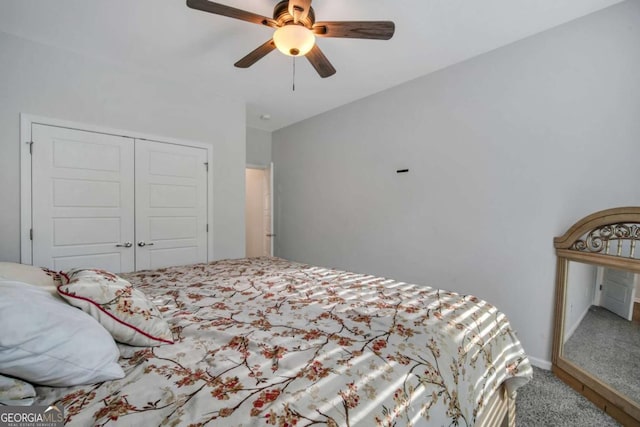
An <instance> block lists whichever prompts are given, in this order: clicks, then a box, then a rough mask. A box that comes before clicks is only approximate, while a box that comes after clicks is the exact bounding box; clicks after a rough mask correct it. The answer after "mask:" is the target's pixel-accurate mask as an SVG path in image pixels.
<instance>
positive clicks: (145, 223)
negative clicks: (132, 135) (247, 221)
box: [135, 140, 208, 270]
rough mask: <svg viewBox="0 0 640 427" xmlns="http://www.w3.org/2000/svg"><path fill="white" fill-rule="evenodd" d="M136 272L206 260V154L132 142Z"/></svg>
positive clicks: (187, 148)
mask: <svg viewBox="0 0 640 427" xmlns="http://www.w3.org/2000/svg"><path fill="white" fill-rule="evenodd" d="M135 147H136V148H135V150H136V153H135V155H136V174H135V175H136V176H135V183H136V184H135V187H136V239H135V240H136V241H135V244H136V246H135V250H136V269H137V270H143V269H153V268H161V267H167V266H171V265H184V264H194V263H198V262H206V261H207V232H208V225H207V169H208V167H207V151H206V150H205V149H203V148H195V147H187V146H183V145H176V144H167V143H160V142H156V141H144V140H136V144H135Z"/></svg>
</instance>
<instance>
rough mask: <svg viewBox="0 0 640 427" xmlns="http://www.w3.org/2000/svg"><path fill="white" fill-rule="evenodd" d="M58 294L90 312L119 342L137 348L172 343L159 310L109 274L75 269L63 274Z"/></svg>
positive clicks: (113, 275)
mask: <svg viewBox="0 0 640 427" xmlns="http://www.w3.org/2000/svg"><path fill="white" fill-rule="evenodd" d="M62 282H63V283H62V285H60V286H58V293H59V294H60V295H61V296H62V297H63V298H64V299H66V300H67V301H68V302H69V304H71V305H74V306H76V307H78V308H80V309H82V310H83V311H85V312H87V313H89V314H90V315H91V316H93V317H94V318H95V319H97V320H98V321H99V322H100V324H101V325H102V326H104V328H105V329H106V330H107V331H109V332H110V333H111V335H112V336H113V338H114V339H115V340H116V341H119V342H121V343H125V344H130V345H135V346H156V345H162V344H173V335H172V334H171V329H170V328H169V324H168V323H167V321H166V320H164V319H163V318H162V313H160V310H158V308H157V307H156V306H155V305H154V304H153V302H151V301H150V300H149V299H148V298H147V296H146V295H145V294H144V293H142V291H139V290H137V289H135V288H134V287H133V286H132V285H131V283H129V282H127V281H126V280H124V279H123V278H121V277H118V276H116V275H115V274H113V273H109V272H108V271H104V270H98V269H73V270H69V271H67V272H66V273H63V274H62Z"/></svg>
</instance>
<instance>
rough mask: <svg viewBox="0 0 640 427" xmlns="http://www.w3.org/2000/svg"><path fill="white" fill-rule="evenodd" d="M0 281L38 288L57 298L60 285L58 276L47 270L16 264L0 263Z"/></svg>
mask: <svg viewBox="0 0 640 427" xmlns="http://www.w3.org/2000/svg"><path fill="white" fill-rule="evenodd" d="M0 279H4V280H12V281H15V282H23V283H28V284H30V285H33V286H38V287H41V288H43V289H46V290H47V292H49V293H50V294H51V295H55V296H56V297H58V292H57V290H56V288H57V287H58V285H59V284H60V275H59V274H58V273H56V272H55V271H52V270H49V269H47V268H41V267H34V266H33V265H28V264H18V263H17V262H0Z"/></svg>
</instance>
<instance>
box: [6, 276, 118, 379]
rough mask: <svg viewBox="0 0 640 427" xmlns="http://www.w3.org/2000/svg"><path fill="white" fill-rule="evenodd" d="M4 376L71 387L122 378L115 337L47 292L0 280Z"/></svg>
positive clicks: (24, 284)
mask: <svg viewBox="0 0 640 427" xmlns="http://www.w3.org/2000/svg"><path fill="white" fill-rule="evenodd" d="M0 325H2V333H1V334H0V373H2V374H5V375H10V376H12V377H16V378H21V379H23V380H25V381H28V382H30V383H32V384H41V385H49V386H60V387H67V386H73V385H80V384H93V383H98V382H102V381H108V380H114V379H117V378H122V377H124V371H123V370H122V368H121V367H120V365H118V358H119V356H120V353H119V351H118V347H117V346H116V343H115V342H114V341H113V338H111V335H109V333H108V332H107V331H106V330H105V329H104V328H103V327H102V326H100V324H99V323H98V322H96V320H95V319H93V318H92V317H91V316H89V315H87V314H86V313H84V312H82V311H81V310H78V309H76V308H74V307H71V306H70V305H68V304H66V303H64V302H63V301H60V300H58V299H56V298H54V297H53V296H51V295H50V294H49V293H48V292H46V291H44V290H42V289H39V288H37V287H35V286H31V285H28V284H26V283H21V282H13V281H0Z"/></svg>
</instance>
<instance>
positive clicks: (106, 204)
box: [31, 124, 135, 273]
mask: <svg viewBox="0 0 640 427" xmlns="http://www.w3.org/2000/svg"><path fill="white" fill-rule="evenodd" d="M32 138H33V141H34V145H33V154H32V159H31V161H32V195H33V201H32V212H33V218H32V227H33V245H32V247H33V264H34V265H38V266H43V267H49V268H52V269H56V270H68V269H70V268H73V267H86V268H103V269H106V270H109V271H113V272H116V273H117V272H124V271H132V270H133V269H134V268H135V264H134V256H135V252H134V249H133V247H126V246H118V245H121V244H123V243H124V242H127V241H131V242H132V243H133V238H134V218H133V212H134V185H133V179H134V144H133V140H132V139H131V138H125V137H120V136H113V135H105V134H100V133H94V132H86V131H80V130H76V129H67V128H61V127H55V126H46V125H38V124H34V125H33V127H32Z"/></svg>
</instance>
